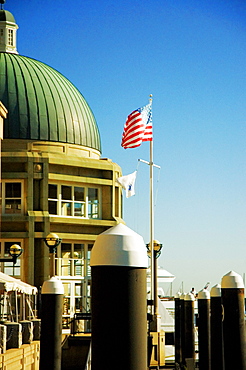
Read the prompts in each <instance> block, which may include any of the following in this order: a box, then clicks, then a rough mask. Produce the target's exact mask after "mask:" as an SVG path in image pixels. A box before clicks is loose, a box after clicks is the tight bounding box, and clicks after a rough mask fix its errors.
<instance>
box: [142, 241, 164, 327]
mask: <svg viewBox="0 0 246 370" xmlns="http://www.w3.org/2000/svg"><path fill="white" fill-rule="evenodd" d="M146 247H147V250H148V252H147V253H148V256H149V257H151V255H152V253H151V245H150V243H149V244H146ZM161 250H162V244H161V243H160V242H159V241H158V240H153V257H154V263H153V267H154V271H153V276H150V281H152V279H153V289H154V294H153V298H154V302H153V303H154V318H153V319H154V320H153V326H154V330H153V331H158V320H157V318H158V282H157V271H158V263H157V258H158V257H159V256H160V255H161ZM151 286H152V284H151Z"/></svg>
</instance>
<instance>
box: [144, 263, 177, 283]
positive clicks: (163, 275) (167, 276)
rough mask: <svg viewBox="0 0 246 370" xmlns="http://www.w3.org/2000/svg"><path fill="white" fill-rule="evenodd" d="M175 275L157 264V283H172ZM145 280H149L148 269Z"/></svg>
mask: <svg viewBox="0 0 246 370" xmlns="http://www.w3.org/2000/svg"><path fill="white" fill-rule="evenodd" d="M175 277H176V276H174V275H173V274H171V273H170V272H168V271H167V270H165V269H164V268H162V267H160V266H158V270H157V281H158V283H172V282H173V280H174V279H175ZM147 281H148V282H149V281H150V269H148V270H147Z"/></svg>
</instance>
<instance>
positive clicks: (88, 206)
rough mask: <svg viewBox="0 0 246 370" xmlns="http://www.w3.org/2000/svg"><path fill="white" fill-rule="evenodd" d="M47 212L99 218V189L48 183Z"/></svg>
mask: <svg viewBox="0 0 246 370" xmlns="http://www.w3.org/2000/svg"><path fill="white" fill-rule="evenodd" d="M49 213H50V214H55V215H60V216H72V217H84V218H99V189H97V188H86V187H82V186H69V185H57V184H49Z"/></svg>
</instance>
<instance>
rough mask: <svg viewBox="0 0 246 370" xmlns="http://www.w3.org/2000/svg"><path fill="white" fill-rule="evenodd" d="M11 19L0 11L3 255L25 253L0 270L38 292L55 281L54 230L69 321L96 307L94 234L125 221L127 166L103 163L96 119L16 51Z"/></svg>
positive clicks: (65, 87)
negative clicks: (16, 249) (121, 179)
mask: <svg viewBox="0 0 246 370" xmlns="http://www.w3.org/2000/svg"><path fill="white" fill-rule="evenodd" d="M17 29H18V26H17V24H16V22H15V19H14V17H13V15H12V14H11V13H10V12H8V11H6V10H0V101H1V102H2V104H3V105H4V107H6V109H7V117H6V119H5V120H4V128H3V140H2V143H1V147H2V148H1V170H2V171H1V180H2V181H1V183H2V191H1V238H0V246H1V249H0V254H1V257H3V256H6V255H8V250H9V247H10V246H11V245H12V244H13V243H17V244H19V245H20V246H21V247H22V248H23V254H22V255H21V257H20V258H19V259H18V262H17V264H16V265H14V266H13V264H12V263H10V262H8V263H6V262H2V263H1V265H2V266H1V271H2V272H5V273H7V274H9V275H12V276H15V277H17V278H21V279H22V280H23V281H25V282H27V283H29V284H32V285H35V286H37V287H40V286H41V285H42V283H43V281H44V280H45V279H47V278H48V276H49V249H48V247H47V246H46V245H45V243H44V238H45V237H46V236H47V235H48V234H49V233H50V232H52V233H56V234H57V235H58V236H59V237H60V238H61V239H62V242H61V244H60V245H59V246H58V247H57V251H56V256H55V262H56V275H57V276H59V277H60V278H61V279H62V281H63V283H64V288H65V296H66V305H65V306H64V307H65V308H64V316H65V317H67V318H69V317H71V316H73V314H74V313H75V312H76V311H79V310H85V311H87V310H88V309H89V306H90V300H89V297H90V266H89V262H90V251H91V248H92V246H93V243H94V241H95V239H96V236H97V235H98V234H99V233H101V232H103V231H105V230H106V229H107V228H109V227H112V226H114V225H116V224H117V223H118V222H122V194H121V189H120V188H119V185H118V184H117V183H116V181H115V179H116V178H117V177H118V176H120V175H121V168H120V167H119V166H118V165H117V164H116V163H113V162H112V161H111V160H110V159H107V158H101V140H100V133H99V129H98V126H97V123H96V120H95V117H94V115H93V113H92V111H91V109H90V107H89V105H88V103H87V102H86V100H85V99H84V97H83V96H82V95H81V93H80V92H79V91H78V90H77V89H76V87H75V86H74V85H73V84H72V83H71V82H70V81H69V80H68V79H66V78H65V77H64V76H63V75H62V74H60V73H59V72H57V71H56V70H55V69H53V68H51V67H50V66H48V65H46V64H44V63H42V62H40V61H37V60H35V59H32V58H29V57H25V56H22V55H20V54H18V52H17V48H16V32H17Z"/></svg>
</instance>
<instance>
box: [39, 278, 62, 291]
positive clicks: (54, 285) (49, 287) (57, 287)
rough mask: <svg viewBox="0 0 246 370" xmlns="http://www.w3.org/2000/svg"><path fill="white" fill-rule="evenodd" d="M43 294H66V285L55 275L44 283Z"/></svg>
mask: <svg viewBox="0 0 246 370" xmlns="http://www.w3.org/2000/svg"><path fill="white" fill-rule="evenodd" d="M41 293H42V294H64V287H63V285H62V282H61V280H59V279H58V278H57V277H55V276H53V277H52V278H51V279H49V280H46V281H45V282H44V283H43V285H42V290H41Z"/></svg>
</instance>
